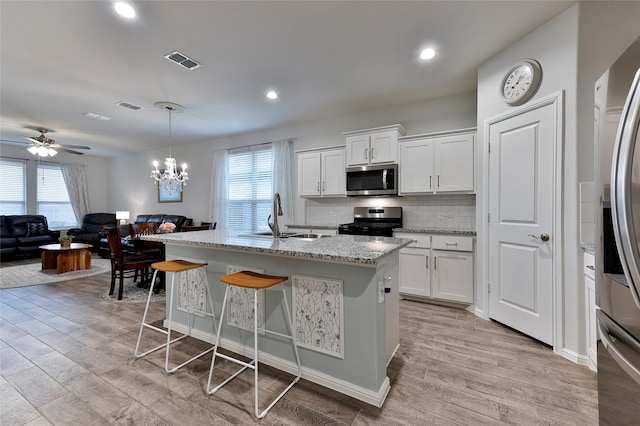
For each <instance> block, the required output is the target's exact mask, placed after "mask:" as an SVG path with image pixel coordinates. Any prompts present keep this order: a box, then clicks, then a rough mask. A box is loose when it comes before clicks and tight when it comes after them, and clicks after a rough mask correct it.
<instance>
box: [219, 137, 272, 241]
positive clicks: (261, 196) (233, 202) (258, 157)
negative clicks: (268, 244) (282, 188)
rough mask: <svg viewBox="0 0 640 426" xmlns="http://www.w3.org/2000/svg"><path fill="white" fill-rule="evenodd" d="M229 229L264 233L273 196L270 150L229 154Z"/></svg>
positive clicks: (269, 148) (268, 148) (263, 149)
mask: <svg viewBox="0 0 640 426" xmlns="http://www.w3.org/2000/svg"><path fill="white" fill-rule="evenodd" d="M228 166H229V168H228V170H229V182H228V185H229V188H228V189H229V191H228V194H229V200H228V206H227V212H228V218H229V229H231V230H240V231H252V232H255V231H266V230H268V229H269V227H268V225H267V218H268V217H269V214H271V202H272V196H273V194H272V192H273V169H272V167H273V151H272V150H271V147H270V146H268V147H266V148H261V149H257V150H252V151H242V152H236V153H234V152H231V153H229V164H228Z"/></svg>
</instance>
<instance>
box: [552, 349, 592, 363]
mask: <svg viewBox="0 0 640 426" xmlns="http://www.w3.org/2000/svg"><path fill="white" fill-rule="evenodd" d="M556 353H557V354H558V355H560V356H562V357H563V358H566V359H568V360H569V361H571V362H573V363H575V364H579V365H586V366H589V357H587V356H586V355H581V354H579V353H576V352H574V351H570V350H568V349H561V350H560V351H559V352H556Z"/></svg>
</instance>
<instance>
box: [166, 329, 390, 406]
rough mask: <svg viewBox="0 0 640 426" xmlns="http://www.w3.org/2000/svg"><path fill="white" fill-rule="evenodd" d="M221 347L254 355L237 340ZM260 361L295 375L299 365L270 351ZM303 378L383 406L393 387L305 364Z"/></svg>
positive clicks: (201, 336)
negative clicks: (359, 383)
mask: <svg viewBox="0 0 640 426" xmlns="http://www.w3.org/2000/svg"><path fill="white" fill-rule="evenodd" d="M163 326H164V327H167V326H168V323H167V320H166V319H165V320H164V322H163ZM172 331H177V332H179V333H186V332H187V331H188V328H187V326H185V325H183V324H174V325H173V327H172ZM191 336H192V337H194V338H196V339H198V340H202V341H204V342H209V343H215V337H214V335H213V334H210V333H204V332H202V331H199V330H191ZM220 347H222V348H224V349H227V350H230V351H232V352H235V353H237V354H240V355H244V356H246V357H250V358H251V357H253V347H252V346H246V345H241V344H239V343H237V342H234V341H231V340H228V339H224V338H222V339H221V340H220ZM396 349H397V348H396ZM260 362H261V363H263V364H266V365H269V366H271V367H273V368H277V369H278V370H281V371H285V372H287V373H290V374H294V375H295V374H297V372H298V367H297V365H296V364H295V363H293V362H291V361H287V360H285V359H282V358H280V357H276V356H274V355H271V354H268V353H264V352H261V353H260ZM302 378H303V379H305V380H308V381H310V382H313V383H316V384H318V385H321V386H324V387H326V388H329V389H332V390H335V391H336V392H340V393H342V394H344V395H348V396H350V397H352V398H355V399H358V400H360V401H363V402H366V403H367V404H371V405H374V406H376V407H382V404H383V403H384V400H385V399H386V398H387V395H388V394H389V390H390V389H391V383H390V382H389V378H388V377H385V379H384V381H383V383H382V386H380V389H378V391H377V392H375V391H372V390H370V389H366V388H363V387H361V386H357V385H354V384H353V383H349V382H347V381H344V380H341V379H338V378H336V377H333V376H330V375H328V374H325V373H323V372H320V371H317V370H314V369H312V368H308V367H304V366H303V367H302Z"/></svg>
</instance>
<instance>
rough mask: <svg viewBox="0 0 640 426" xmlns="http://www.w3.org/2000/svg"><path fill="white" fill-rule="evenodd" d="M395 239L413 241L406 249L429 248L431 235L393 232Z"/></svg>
mask: <svg viewBox="0 0 640 426" xmlns="http://www.w3.org/2000/svg"><path fill="white" fill-rule="evenodd" d="M393 236H394V237H395V238H408V239H410V240H415V241H414V242H413V243H411V244H410V245H408V246H407V247H420V248H431V235H429V234H413V233H410V232H394V233H393Z"/></svg>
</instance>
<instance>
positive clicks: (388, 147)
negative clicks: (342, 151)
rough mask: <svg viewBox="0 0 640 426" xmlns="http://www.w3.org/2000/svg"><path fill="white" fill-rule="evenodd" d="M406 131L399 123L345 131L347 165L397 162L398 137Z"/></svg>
mask: <svg viewBox="0 0 640 426" xmlns="http://www.w3.org/2000/svg"><path fill="white" fill-rule="evenodd" d="M405 133H406V130H405V129H404V127H402V125H401V124H394V125H392V126H385V127H376V128H373V129H366V130H358V131H355V132H345V133H343V135H344V136H346V144H347V148H346V163H347V166H366V165H369V164H384V163H397V162H398V138H399V137H400V136H402V135H404V134H405Z"/></svg>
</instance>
